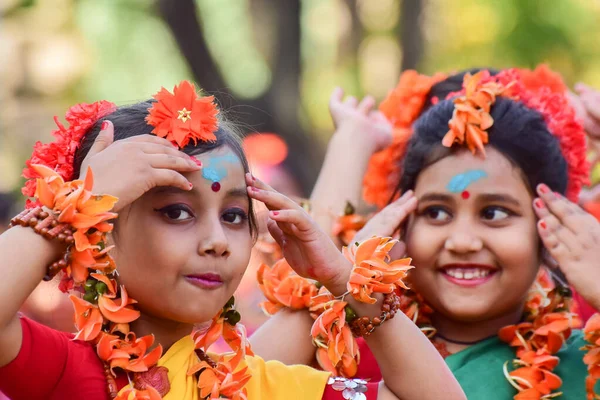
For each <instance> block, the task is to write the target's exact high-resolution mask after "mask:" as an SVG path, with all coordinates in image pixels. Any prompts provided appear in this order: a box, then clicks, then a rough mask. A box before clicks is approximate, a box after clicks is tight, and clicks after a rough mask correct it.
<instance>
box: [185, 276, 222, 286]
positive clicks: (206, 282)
mask: <svg viewBox="0 0 600 400" xmlns="http://www.w3.org/2000/svg"><path fill="white" fill-rule="evenodd" d="M185 279H186V280H187V281H188V282H189V283H191V284H192V285H194V286H197V287H199V288H201V289H208V290H214V289H218V288H219V287H221V286H223V279H222V278H221V275H219V274H213V273H207V274H194V275H186V276H185Z"/></svg>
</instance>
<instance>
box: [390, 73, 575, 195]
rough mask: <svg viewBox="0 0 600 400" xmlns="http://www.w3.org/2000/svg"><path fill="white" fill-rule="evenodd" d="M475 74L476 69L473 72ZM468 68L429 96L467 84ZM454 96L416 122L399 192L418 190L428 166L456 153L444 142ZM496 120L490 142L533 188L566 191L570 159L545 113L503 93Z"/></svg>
mask: <svg viewBox="0 0 600 400" xmlns="http://www.w3.org/2000/svg"><path fill="white" fill-rule="evenodd" d="M474 71H475V72H476V70H474ZM463 75H464V72H463V73H461V74H458V75H455V76H452V77H450V78H448V79H447V80H446V81H442V82H440V83H438V84H437V85H436V86H434V87H433V88H432V90H431V93H430V98H433V97H434V96H437V97H438V98H439V99H444V98H445V97H446V95H447V94H448V93H451V92H454V91H458V90H460V89H461V87H462V76H463ZM453 110H454V104H453V103H452V100H443V101H440V102H439V103H438V104H436V105H431V106H430V107H429V109H428V110H427V111H426V112H425V113H423V114H422V115H421V116H420V117H419V119H418V120H417V121H416V122H415V124H414V134H413V136H412V138H411V140H410V142H409V145H408V148H407V151H406V155H405V158H404V166H403V175H402V178H401V181H400V182H399V185H398V187H397V190H396V192H398V191H401V192H405V191H406V190H409V189H414V186H415V183H416V180H417V177H418V175H419V173H420V172H421V171H422V170H423V169H424V168H426V167H427V166H429V165H431V164H433V163H435V162H436V161H438V160H440V159H441V158H443V157H445V156H447V155H449V154H452V152H454V151H457V148H456V147H453V148H451V149H448V148H445V147H443V146H442V138H443V137H444V135H445V134H446V132H447V131H448V121H449V120H450V119H451V118H452V112H453ZM491 115H492V118H493V119H494V124H493V125H492V127H491V128H490V129H488V133H489V144H488V146H492V147H494V148H495V149H496V150H498V151H500V152H501V153H502V154H503V155H504V156H505V157H507V158H508V159H509V161H510V162H511V163H513V164H514V165H515V166H517V167H519V168H520V169H521V171H522V172H523V175H524V178H525V179H526V181H527V183H529V186H530V187H531V189H532V191H534V188H535V187H536V186H537V185H538V184H540V183H545V184H547V185H548V186H549V187H550V188H551V189H552V190H554V191H556V192H559V193H563V194H564V193H565V192H566V189H567V162H566V160H565V158H564V156H563V155H562V153H561V149H560V146H559V142H558V139H557V138H556V137H555V136H554V135H552V134H551V133H550V131H549V130H548V127H547V126H546V123H545V122H544V119H543V117H542V115H541V114H540V113H538V112H537V111H535V110H532V109H530V108H528V107H526V106H525V105H523V104H521V103H519V102H516V101H513V100H510V99H507V98H502V97H499V98H497V99H496V102H495V103H494V105H493V106H492V109H491Z"/></svg>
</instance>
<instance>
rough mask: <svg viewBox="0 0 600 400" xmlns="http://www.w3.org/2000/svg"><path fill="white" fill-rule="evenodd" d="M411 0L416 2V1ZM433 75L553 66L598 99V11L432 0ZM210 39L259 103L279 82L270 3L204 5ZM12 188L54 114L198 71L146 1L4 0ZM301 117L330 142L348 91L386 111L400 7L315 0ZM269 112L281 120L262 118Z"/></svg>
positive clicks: (247, 0)
mask: <svg viewBox="0 0 600 400" xmlns="http://www.w3.org/2000/svg"><path fill="white" fill-rule="evenodd" d="M404 1H409V0H404ZM423 1H424V12H423V15H422V21H421V22H422V30H423V35H424V38H425V43H426V46H425V48H424V52H423V57H422V59H421V61H420V64H419V69H420V70H421V71H423V72H426V73H432V72H435V71H453V70H459V69H463V68H466V67H473V66H494V67H506V66H525V67H533V66H535V65H536V64H538V63H541V62H548V63H549V64H550V65H551V66H552V67H553V68H554V69H557V70H558V71H560V72H561V73H562V74H563V75H564V76H565V78H566V80H567V81H568V82H569V83H570V84H572V83H574V82H576V81H578V80H582V81H585V82H587V83H589V84H591V85H592V86H596V87H600V40H598V37H600V23H599V22H600V1H594V0H556V1H549V0H504V1H499V0H454V1H446V0H423ZM196 5H197V12H198V15H199V17H200V21H201V25H202V28H203V33H204V35H205V37H206V38H207V42H208V46H209V49H210V51H211V54H212V55H213V58H214V60H215V62H216V64H217V66H218V68H219V70H220V71H221V74H222V76H223V79H224V81H225V82H226V84H227V87H228V89H229V90H230V91H231V92H232V94H233V95H234V96H236V97H238V98H240V99H246V98H253V97H258V96H260V95H261V94H262V93H264V91H265V90H266V89H267V88H268V87H269V85H270V84H271V73H272V71H271V67H272V66H271V61H272V59H273V54H272V49H273V47H274V46H273V43H274V41H277V40H278V37H277V32H273V30H272V29H270V26H271V24H270V23H269V21H272V19H273V18H276V17H277V16H276V15H272V12H271V13H270V12H269V10H270V8H269V5H268V1H265V0H260V1H259V0H219V1H217V0H196ZM0 13H1V18H2V21H1V24H0V34H1V35H2V41H1V42H0V55H1V56H2V58H3V60H5V61H4V62H3V63H2V65H1V66H0V74H1V76H2V81H3V85H2V87H1V88H0V101H1V102H2V107H0V126H1V131H0V133H1V135H0V168H1V170H2V175H0V176H1V177H2V179H0V190H8V189H15V188H16V187H18V185H19V183H20V182H19V180H18V179H17V178H16V177H15V175H18V172H19V171H20V168H21V165H22V162H23V160H24V159H25V158H26V157H27V155H28V153H29V151H30V146H31V145H32V144H33V142H34V141H35V140H38V139H42V138H43V139H44V140H47V139H48V132H49V131H50V130H51V129H52V128H53V122H52V116H53V115H59V116H62V114H63V113H64V110H65V109H66V107H67V106H68V105H69V104H71V103H74V102H80V101H88V102H91V101H94V100H98V99H103V98H105V99H110V100H112V101H114V102H116V103H118V104H125V103H130V102H134V101H137V100H141V99H145V98H148V97H149V96H150V95H152V94H153V93H154V92H155V91H156V90H157V89H158V88H159V87H160V86H165V87H172V86H173V85H174V84H175V83H176V82H178V81H180V80H181V79H186V78H187V79H190V78H192V77H191V73H190V70H189V68H188V66H187V65H186V61H185V60H184V59H183V58H182V56H181V55H180V53H179V50H178V48H177V46H176V43H175V41H174V40H173V38H172V37H171V34H170V32H169V30H168V28H167V26H166V25H165V23H164V21H163V20H162V19H161V17H160V16H159V14H158V12H157V10H156V7H155V4H154V3H153V2H150V1H147V0H109V1H97V0H35V1H34V0H4V1H3V3H2V4H1V5H0ZM299 18H301V23H302V42H301V49H302V79H301V84H300V86H301V108H302V109H301V110H298V112H299V113H300V114H301V116H302V121H303V124H304V127H305V128H306V129H307V130H310V131H311V132H316V133H318V134H319V135H320V136H319V137H320V139H322V140H320V143H317V144H315V145H322V144H323V143H326V140H327V138H328V137H329V135H330V134H331V128H332V126H331V122H330V119H329V115H328V110H327V102H328V98H329V94H330V92H331V90H332V89H333V88H334V87H335V86H338V85H339V86H342V87H344V88H345V89H346V91H347V92H349V93H351V94H355V95H362V94H364V93H372V94H374V95H375V96H376V97H377V98H379V99H381V98H382V97H383V96H385V94H386V93H387V91H388V90H389V89H390V88H391V87H393V86H394V85H395V83H396V81H397V78H398V75H399V69H400V65H401V61H402V45H401V41H400V40H399V39H400V38H399V37H398V32H399V29H398V28H399V25H400V24H402V15H401V2H400V0H377V1H374V0H303V1H302V13H301V15H300V16H299ZM264 111H266V112H269V111H270V110H264Z"/></svg>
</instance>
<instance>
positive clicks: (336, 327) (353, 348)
mask: <svg viewBox="0 0 600 400" xmlns="http://www.w3.org/2000/svg"><path fill="white" fill-rule="evenodd" d="M346 305H347V303H346V302H343V301H339V300H333V301H330V302H329V303H327V304H326V305H325V310H324V311H323V312H322V313H321V314H320V315H319V316H318V317H317V319H316V320H315V322H314V324H313V326H312V329H311V336H312V338H313V343H314V344H315V345H316V346H317V349H318V350H317V362H318V363H319V365H320V366H321V368H322V369H324V370H325V371H329V372H331V373H332V374H334V375H336V376H339V375H341V376H344V377H347V378H349V377H352V376H354V375H356V371H357V370H358V362H359V360H360V356H359V351H358V344H357V343H356V339H355V338H354V336H353V335H352V331H351V330H350V327H349V326H348V325H347V324H346V311H345V307H346Z"/></svg>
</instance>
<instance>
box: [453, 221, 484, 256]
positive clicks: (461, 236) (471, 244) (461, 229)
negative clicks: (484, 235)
mask: <svg viewBox="0 0 600 400" xmlns="http://www.w3.org/2000/svg"><path fill="white" fill-rule="evenodd" d="M451 229H452V231H451V232H450V234H449V235H448V237H447V238H446V241H445V243H444V248H445V249H446V250H448V251H451V252H454V253H459V254H466V253H475V252H478V251H480V250H481V249H482V248H483V241H482V240H481V238H480V237H479V236H478V235H477V233H476V232H475V231H474V230H473V225H472V224H470V223H468V221H464V222H460V221H457V222H456V223H455V224H454V226H453V227H452V228H451Z"/></svg>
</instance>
